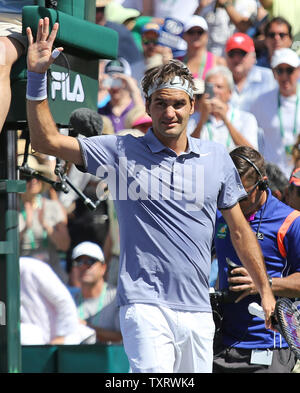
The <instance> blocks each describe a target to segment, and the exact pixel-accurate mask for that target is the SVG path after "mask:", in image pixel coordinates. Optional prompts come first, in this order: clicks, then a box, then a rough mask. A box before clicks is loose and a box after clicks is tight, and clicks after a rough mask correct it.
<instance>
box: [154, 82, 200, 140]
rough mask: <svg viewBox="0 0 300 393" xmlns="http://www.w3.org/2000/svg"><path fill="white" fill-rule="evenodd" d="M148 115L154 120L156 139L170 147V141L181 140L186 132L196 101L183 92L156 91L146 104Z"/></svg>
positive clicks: (172, 90) (173, 90)
mask: <svg viewBox="0 0 300 393" xmlns="http://www.w3.org/2000/svg"><path fill="white" fill-rule="evenodd" d="M146 110H147V113H148V114H149V115H150V116H151V118H152V127H153V131H154V134H155V135H156V137H157V138H158V139H159V140H160V141H161V142H162V143H164V144H166V145H168V144H169V141H170V139H174V138H175V139H176V138H179V136H180V135H181V134H182V133H183V132H185V130H186V127H187V123H188V120H189V117H190V115H191V114H192V113H193V112H194V101H192V102H191V100H190V97H189V96H188V94H187V93H186V92H184V91H182V90H176V89H161V90H157V91H155V92H154V93H153V94H152V96H151V100H150V101H149V100H148V101H147V102H146Z"/></svg>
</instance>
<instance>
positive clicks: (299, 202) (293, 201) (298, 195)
mask: <svg viewBox="0 0 300 393" xmlns="http://www.w3.org/2000/svg"><path fill="white" fill-rule="evenodd" d="M289 183H290V184H289V186H288V188H287V190H286V194H285V202H286V204H287V205H289V206H291V207H292V208H293V209H296V210H300V168H296V169H295V170H294V171H293V172H292V174H291V177H290V179H289Z"/></svg>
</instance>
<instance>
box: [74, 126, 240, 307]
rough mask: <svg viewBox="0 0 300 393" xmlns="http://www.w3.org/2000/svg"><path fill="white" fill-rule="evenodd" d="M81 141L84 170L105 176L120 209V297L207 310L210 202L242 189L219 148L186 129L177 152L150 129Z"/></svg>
mask: <svg viewBox="0 0 300 393" xmlns="http://www.w3.org/2000/svg"><path fill="white" fill-rule="evenodd" d="M79 142H80V146H81V150H82V157H83V160H84V163H85V168H86V170H87V171H88V172H90V173H92V174H94V175H96V176H98V177H100V178H102V179H104V180H105V182H107V184H108V187H109V190H110V192H111V194H112V198H113V199H114V204H115V208H116V212H117V215H118V221H119V227H120V267H119V269H120V270H119V281H118V302H119V305H126V304H130V303H150V304H157V305H163V306H167V307H169V308H173V309H179V310H187V311H208V312H209V311H211V306H210V300H209V291H208V289H209V273H210V267H211V246H212V240H213V234H214V228H215V219H216V210H217V207H218V208H219V209H223V208H229V207H232V206H233V205H235V204H236V203H237V202H238V200H239V199H240V198H241V197H242V196H244V195H245V191H244V189H243V187H242V185H241V181H240V178H239V175H238V173H237V171H236V169H235V167H234V165H233V162H232V160H231V158H230V156H229V155H228V153H227V151H226V150H225V148H224V147H223V146H222V145H220V144H216V143H214V142H203V141H201V140H200V139H196V138H191V137H188V147H189V148H188V150H187V151H185V152H183V153H182V154H180V155H177V154H176V153H175V152H174V151H173V150H171V149H169V148H168V147H166V146H164V145H163V144H162V143H161V142H160V141H159V140H158V139H157V138H156V137H155V135H154V133H153V131H152V130H149V131H148V133H147V134H146V135H145V136H142V137H139V138H135V137H133V136H131V135H126V136H118V135H105V136H100V137H92V138H85V139H80V140H79Z"/></svg>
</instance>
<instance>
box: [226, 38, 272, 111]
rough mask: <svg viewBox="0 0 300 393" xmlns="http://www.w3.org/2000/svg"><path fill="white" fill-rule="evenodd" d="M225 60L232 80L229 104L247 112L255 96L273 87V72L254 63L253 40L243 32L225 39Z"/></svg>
mask: <svg viewBox="0 0 300 393" xmlns="http://www.w3.org/2000/svg"><path fill="white" fill-rule="evenodd" d="M226 61H227V66H228V68H229V69H230V71H231V72H232V75H233V80H234V89H233V91H232V96H231V104H232V105H233V106H234V107H236V108H239V109H240V110H244V111H246V112H249V111H250V108H251V105H252V103H253V102H254V101H255V100H256V99H257V97H259V96H260V95H261V94H263V93H265V92H266V91H269V90H272V89H273V88H275V86H276V82H275V79H274V76H273V73H272V71H271V70H268V69H267V68H263V67H259V66H257V65H255V62H256V54H255V47H254V42H253V40H252V38H250V37H249V36H247V35H246V34H243V33H235V34H233V35H232V36H231V37H230V38H229V40H228V41H227V43H226Z"/></svg>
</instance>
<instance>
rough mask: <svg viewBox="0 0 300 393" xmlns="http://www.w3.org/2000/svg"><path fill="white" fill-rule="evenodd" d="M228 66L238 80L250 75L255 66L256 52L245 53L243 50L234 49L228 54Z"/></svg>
mask: <svg viewBox="0 0 300 393" xmlns="http://www.w3.org/2000/svg"><path fill="white" fill-rule="evenodd" d="M226 61H227V66H228V68H229V69H230V71H231V72H232V74H233V78H234V79H236V78H238V77H240V76H246V75H248V73H249V71H250V70H251V68H252V67H253V65H254V64H255V54H254V52H248V53H247V52H245V51H243V50H241V49H232V50H231V51H229V52H228V53H227V54H226Z"/></svg>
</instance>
